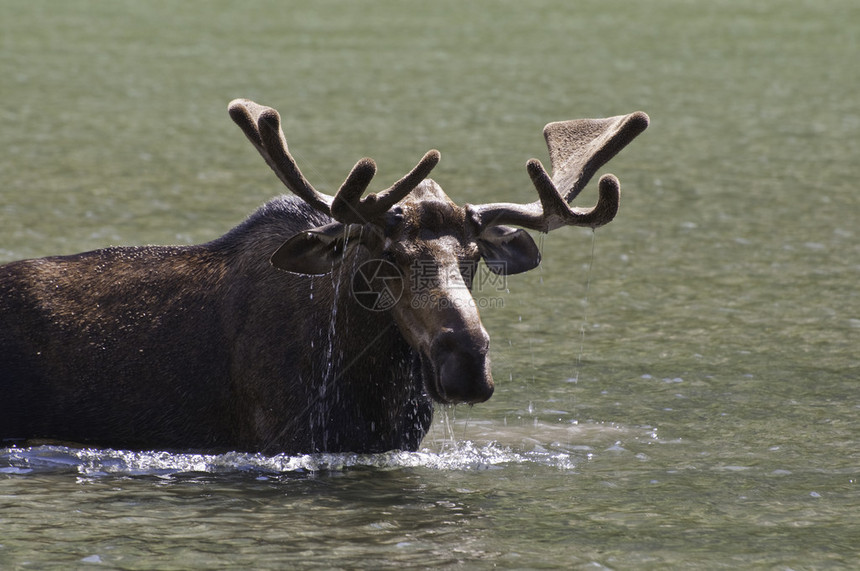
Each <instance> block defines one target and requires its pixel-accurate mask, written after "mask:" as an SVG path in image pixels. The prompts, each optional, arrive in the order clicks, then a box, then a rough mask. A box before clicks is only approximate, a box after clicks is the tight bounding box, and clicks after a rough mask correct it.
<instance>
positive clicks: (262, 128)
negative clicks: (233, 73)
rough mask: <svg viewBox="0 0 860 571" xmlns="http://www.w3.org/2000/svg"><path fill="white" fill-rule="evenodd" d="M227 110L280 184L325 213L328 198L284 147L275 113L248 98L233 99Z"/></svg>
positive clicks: (278, 120)
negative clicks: (305, 175)
mask: <svg viewBox="0 0 860 571" xmlns="http://www.w3.org/2000/svg"><path fill="white" fill-rule="evenodd" d="M228 111H229V113H230V117H231V118H232V119H233V121H234V122H235V123H236V124H237V125H238V126H239V127H240V128H241V129H242V131H243V132H244V133H245V136H246V137H248V140H249V141H251V144H253V145H254V147H255V148H256V149H257V151H258V152H259V153H260V155H262V157H263V159H264V160H265V161H266V164H268V165H269V167H271V169H272V170H273V171H275V174H276V175H277V176H278V178H279V179H280V180H281V182H283V183H284V184H285V185H286V186H287V188H289V189H290V190H291V191H293V192H294V193H295V194H296V195H298V196H299V197H300V198H301V199H302V200H304V201H305V202H307V203H308V204H309V205H311V206H312V207H313V208H315V209H316V210H319V211H321V212H325V213H326V214H329V213H330V212H331V202H332V197H330V196H328V195H326V194H323V193H321V192H318V191H317V190H316V189H315V188H314V187H313V186H311V184H310V183H309V182H308V181H307V179H306V178H305V177H304V175H302V172H301V171H300V170H299V167H298V165H297V164H296V161H295V160H293V157H292V156H291V155H290V152H289V149H288V148H287V140H286V138H285V137H284V132H283V130H282V129H281V116H280V115H279V114H278V112H277V111H276V110H274V109H272V108H271V107H266V106H264V105H259V104H257V103H255V102H253V101H251V100H249V99H234V100H233V101H231V102H230V105H229V107H228Z"/></svg>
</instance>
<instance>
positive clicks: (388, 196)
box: [331, 149, 441, 223]
mask: <svg viewBox="0 0 860 571" xmlns="http://www.w3.org/2000/svg"><path fill="white" fill-rule="evenodd" d="M440 158H441V155H440V153H439V151H437V150H435V149H434V150H431V151H428V152H427V153H426V154H425V155H424V157H422V159H421V160H420V161H419V162H418V164H417V165H415V167H414V168H413V169H412V170H411V171H409V173H408V174H407V175H406V176H404V177H403V178H401V179H400V180H398V181H397V182H395V183H394V184H393V185H391V186H390V187H388V188H387V189H385V190H383V191H380V192H378V193H376V194H369V195H367V196H365V197H364V198H361V195H362V194H364V191H365V190H367V187H368V186H369V185H370V181H371V179H373V176H374V175H375V174H376V163H374V162H373V160H372V159H368V158H365V159H361V160H360V161H358V162H357V163H356V164H355V166H354V167H353V168H352V171H351V172H350V173H349V176H348V177H347V178H346V181H344V183H343V185H342V186H341V187H340V190H338V192H337V194H336V195H335V197H334V200H333V201H332V204H331V212H332V216H334V218H335V219H336V220H339V221H340V222H343V223H365V222H370V221H373V220H374V219H376V218H378V217H379V216H380V215H382V214H384V213H385V212H387V211H388V209H389V208H391V207H392V206H394V205H395V204H397V203H398V202H400V201H401V200H403V199H404V198H406V195H408V194H409V193H410V192H412V191H413V190H414V189H415V187H416V186H418V185H419V184H420V183H421V181H422V180H424V179H425V178H427V175H429V174H430V171H432V170H433V168H434V167H435V166H436V165H437V164H438V163H439V159H440Z"/></svg>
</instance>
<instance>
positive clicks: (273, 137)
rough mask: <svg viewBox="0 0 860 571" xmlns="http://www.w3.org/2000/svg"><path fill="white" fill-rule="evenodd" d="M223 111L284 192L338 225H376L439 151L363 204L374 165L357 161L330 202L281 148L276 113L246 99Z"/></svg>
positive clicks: (284, 147)
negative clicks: (275, 176) (277, 179)
mask: <svg viewBox="0 0 860 571" xmlns="http://www.w3.org/2000/svg"><path fill="white" fill-rule="evenodd" d="M228 110H229V112H230V117H231V118H232V119H233V121H234V122H235V123H236V124H237V125H239V127H240V128H241V129H242V131H243V132H244V133H245V136H247V137H248V139H249V140H250V141H251V143H252V144H253V145H254V147H255V148H256V149H257V151H259V153H260V155H262V156H263V159H264V160H265V161H266V163H267V164H268V165H269V166H270V167H271V168H272V170H273V171H275V174H276V175H278V178H279V179H281V182H283V183H284V184H285V185H286V186H287V188H289V189H290V190H291V191H293V192H294V193H295V194H296V195H297V196H299V197H300V198H301V199H302V200H304V201H305V202H307V203H308V204H309V205H311V206H312V207H313V208H315V209H316V210H319V211H321V212H324V213H326V214H329V215H331V216H332V217H333V218H334V219H335V220H337V221H338V222H342V223H344V224H353V223H357V224H362V223H365V222H372V221H379V220H380V219H381V217H382V216H384V214H385V213H386V212H387V211H388V209H389V208H391V207H392V206H393V205H394V204H396V203H398V202H399V201H401V200H402V199H403V198H405V197H406V195H407V194H409V193H410V192H412V190H413V189H415V187H416V186H418V184H419V183H420V182H421V181H422V180H424V179H425V178H426V177H427V175H429V174H430V171H431V170H433V167H435V166H436V164H437V163H438V162H439V158H440V155H439V151H436V150H431V151H429V152H427V154H425V155H424V157H423V158H422V159H421V160H420V161H419V162H418V164H417V165H416V166H415V168H413V169H412V170H411V171H410V172H409V173H408V174H407V175H406V176H404V177H403V178H402V179H400V180H398V181H397V182H395V183H394V184H393V185H391V186H390V187H389V188H387V189H385V190H383V191H381V192H379V193H377V194H370V195H368V196H365V197H364V198H362V194H364V192H365V191H366V190H367V187H368V186H369V185H370V181H371V180H372V179H373V177H374V175H375V174H376V163H374V162H373V159H369V158H364V159H361V160H360V161H358V162H357V163H356V164H355V166H354V167H353V168H352V171H351V172H350V173H349V175H348V176H347V177H346V180H345V181H344V183H343V184H342V185H341V187H340V189H339V190H338V192H337V194H336V195H335V196H334V197H332V196H329V195H327V194H324V193H321V192H319V191H317V190H316V189H315V188H314V187H313V186H311V184H310V183H309V182H308V181H307V179H306V178H305V177H304V175H302V173H301V171H300V170H299V167H298V165H296V161H295V160H293V157H292V156H291V155H290V152H289V149H288V148H287V140H286V139H285V138H284V133H283V131H282V129H281V116H280V115H279V114H278V112H277V111H275V110H274V109H272V108H271V107H265V106H263V105H259V104H257V103H254V102H253V101H250V100H248V99H234V100H233V101H231V102H230V105H229V107H228Z"/></svg>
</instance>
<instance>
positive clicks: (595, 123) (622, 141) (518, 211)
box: [467, 111, 649, 232]
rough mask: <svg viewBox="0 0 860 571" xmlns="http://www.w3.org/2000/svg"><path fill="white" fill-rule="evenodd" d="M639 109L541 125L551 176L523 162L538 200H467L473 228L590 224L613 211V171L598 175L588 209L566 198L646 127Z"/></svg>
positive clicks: (616, 186) (616, 187) (535, 163)
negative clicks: (594, 196) (592, 203)
mask: <svg viewBox="0 0 860 571" xmlns="http://www.w3.org/2000/svg"><path fill="white" fill-rule="evenodd" d="M648 123H649V118H648V115H646V114H645V113H643V112H642V111H637V112H636V113H631V114H629V115H620V116H618V117H609V118H607V119H577V120H574V121H560V122H557V123H550V124H549V125H547V126H546V127H544V138H545V139H546V143H547V146H548V147H549V153H550V162H551V164H552V171H553V176H552V178H550V176H549V175H548V174H547V172H546V169H544V167H543V165H542V164H541V162H540V161H539V160H537V159H531V160H530V161H529V162H528V163H527V165H526V168H527V169H528V173H529V176H530V177H531V179H532V183H533V184H534V185H535V189H536V190H537V193H538V200H537V201H535V202H532V203H530V204H513V203H505V202H497V203H490V204H479V205H470V206H468V207H467V208H468V210H469V215H470V217H471V219H472V220H473V221H474V222H475V223H476V225H477V226H478V227H479V228H482V229H485V228H489V227H492V226H499V225H513V226H521V227H523V228H529V229H532V230H539V231H541V232H549V231H551V230H555V229H556V228H560V227H562V226H587V227H592V228H596V227H598V226H603V225H604V224H607V223H608V222H609V221H611V220H612V219H613V218H614V217H615V214H616V212H618V203H619V200H620V195H621V185H620V183H619V182H618V179H617V178H615V176H614V175H611V174H607V175H604V176H603V177H601V179H600V183H599V195H598V196H599V197H598V201H597V205H596V206H594V207H593V208H590V209H582V208H576V207H574V208H571V207H570V206H568V204H569V203H570V202H571V201H572V200H573V199H574V198H576V196H577V195H578V194H579V193H580V192H581V191H582V189H583V188H584V187H585V185H586V184H588V181H589V180H591V177H592V176H594V173H595V172H597V170H598V169H599V168H600V167H602V166H603V165H604V164H606V163H607V162H608V161H609V160H610V159H611V158H612V157H614V156H615V155H616V154H618V152H619V151H620V150H621V149H623V148H624V147H625V146H626V145H627V144H628V143H630V141H632V140H633V139H634V138H635V137H636V136H637V135H639V134H640V133H641V132H642V131H644V130H645V129H646V128H647V127H648Z"/></svg>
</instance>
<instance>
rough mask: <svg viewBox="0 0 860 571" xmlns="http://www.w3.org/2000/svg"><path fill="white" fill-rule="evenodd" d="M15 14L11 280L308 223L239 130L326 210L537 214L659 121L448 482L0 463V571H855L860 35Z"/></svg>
mask: <svg viewBox="0 0 860 571" xmlns="http://www.w3.org/2000/svg"><path fill="white" fill-rule="evenodd" d="M0 10H1V11H2V12H0V13H2V17H0V76H2V77H3V78H4V80H3V81H2V82H0V97H2V100H3V101H4V105H3V108H2V110H0V118H2V123H0V124H2V127H0V148H2V149H3V158H2V160H0V189H2V190H0V197H2V200H0V220H2V224H0V260H3V261H8V260H13V259H19V258H24V257H33V256H42V255H49V254H57V253H73V252H77V251H82V250H86V249H90V248H96V247H101V246H105V245H108V244H142V243H193V242H201V241H205V240H209V239H211V238H214V237H215V236H218V235H220V234H221V233H223V232H224V231H226V230H227V229H228V228H229V227H231V226H232V225H234V224H236V223H237V222H239V221H240V220H241V219H242V218H243V217H244V216H245V215H247V214H248V213H249V212H250V211H251V210H253V208H255V207H256V206H257V205H258V204H260V203H262V202H263V201H264V200H266V199H267V198H269V197H270V196H272V195H274V194H276V193H278V192H280V188H279V186H278V183H277V181H276V180H275V178H274V177H273V176H272V174H271V173H270V172H267V169H266V168H265V166H264V165H263V163H262V161H261V160H260V159H259V157H257V156H256V153H255V152H254V151H253V149H251V148H250V146H249V145H248V144H247V142H246V141H245V139H244V137H243V136H242V135H241V133H240V132H239V131H238V129H236V127H235V126H234V125H232V123H231V122H230V121H229V119H228V117H227V115H226V111H225V109H226V104H227V102H228V101H230V100H231V99H233V98H234V97H242V96H245V97H251V98H254V99H256V100H258V101H260V102H263V103H266V104H270V105H273V106H275V107H278V108H279V109H280V110H281V112H282V116H283V120H284V129H285V132H286V133H287V138H288V140H289V141H290V147H291V149H292V150H293V152H294V153H295V154H296V155H297V157H298V160H299V162H300V165H301V167H302V168H303V170H304V171H305V173H306V175H307V176H308V178H309V179H310V180H311V181H313V182H314V184H316V185H317V186H318V187H319V188H320V189H322V190H325V191H327V192H333V191H334V190H336V189H337V187H338V185H339V184H340V182H341V181H342V180H343V178H344V177H345V175H346V173H347V172H348V171H349V169H350V167H351V166H352V165H353V164H354V162H355V160H357V159H358V158H360V157H361V156H363V155H368V156H372V157H373V158H374V159H375V160H376V161H377V163H378V165H379V174H378V175H377V180H376V181H374V184H373V185H371V186H372V189H379V188H384V187H385V186H388V185H389V184H390V183H391V182H392V181H393V180H395V179H396V178H398V177H399V176H400V175H402V174H403V172H405V171H406V170H407V169H409V168H411V166H412V164H414V161H415V160H416V159H417V158H418V157H420V156H421V155H422V154H423V153H424V152H425V151H426V150H427V149H429V148H431V147H435V148H438V149H440V150H441V151H442V155H443V159H442V162H441V163H440V165H439V166H438V167H437V168H436V170H435V171H434V174H433V178H434V179H435V180H437V182H439V183H440V184H441V185H442V186H443V187H444V188H445V189H446V191H447V192H448V194H449V195H450V196H451V197H452V198H453V199H454V200H456V201H458V202H459V203H463V202H467V201H468V202H473V203H474V202H480V201H491V200H513V201H525V200H532V197H533V190H531V188H530V184H529V181H528V178H527V176H526V173H525V168H524V164H525V161H526V159H528V158H529V157H532V156H538V157H539V158H542V159H543V158H544V157H545V151H544V147H543V142H542V140H541V137H540V128H541V127H542V125H543V124H544V123H546V122H549V121H551V120H558V119H566V118H574V117H584V116H607V115H616V114H620V113H625V112H629V111H633V110H636V109H643V110H645V111H647V112H648V113H649V114H650V116H651V118H652V125H651V127H650V128H649V129H648V131H646V132H645V133H644V134H643V135H642V136H641V137H640V138H639V139H638V140H636V141H635V142H634V143H633V144H632V145H631V147H630V148H629V149H627V150H625V151H624V152H623V153H622V154H621V155H620V156H619V157H617V158H616V159H614V160H613V161H612V163H611V164H610V169H609V170H610V171H611V172H614V173H615V174H617V175H618V176H619V178H620V179H621V183H622V195H623V196H622V204H621V211H620V213H619V216H618V218H617V219H616V220H615V221H614V222H613V223H612V224H611V225H609V226H607V227H606V228H602V229H599V230H598V231H597V232H596V234H595V235H594V236H592V234H591V232H590V231H588V230H578V229H566V230H559V231H556V232H554V233H553V234H551V235H549V236H547V237H546V238H545V239H543V240H542V251H543V255H544V261H543V264H542V266H541V267H540V268H539V269H537V270H535V271H533V272H530V273H528V274H523V275H519V276H512V277H510V278H508V280H507V282H506V284H504V288H503V290H506V291H501V292H499V291H496V290H493V291H490V292H483V293H482V294H483V295H488V296H491V297H498V296H501V297H502V298H503V300H504V304H503V307H493V308H492V309H486V310H482V316H483V319H484V322H485V325H486V327H487V329H488V331H489V333H490V335H491V337H492V339H493V345H492V359H493V369H494V377H495V379H496V382H497V389H496V394H495V395H494V397H493V398H492V399H491V400H490V401H489V402H487V403H485V404H481V405H478V406H475V407H472V408H468V407H458V408H456V409H454V410H453V411H439V413H437V420H436V424H435V425H434V428H433V431H432V432H431V434H430V435H429V436H428V438H427V439H426V440H425V442H424V446H425V449H424V450H422V451H420V452H417V453H413V454H402V453H391V454H384V455H375V456H354V455H342V456H318V457H300V458H288V457H278V456H276V457H273V458H267V457H261V456H254V455H250V456H249V455H238V454H227V455H223V456H214V457H205V456H197V455H194V454H175V453H173V454H168V453H165V452H161V451H156V452H152V453H146V454H132V453H127V452H123V451H104V450H101V451H99V450H74V449H67V448H62V447H59V448H58V447H39V448H36V449H33V450H5V451H0V506H2V508H0V567H3V568H6V567H9V568H26V567H31V566H32V567H55V568H68V567H85V566H88V565H101V566H104V567H108V568H128V569H133V568H219V567H220V568H226V567H230V568H236V567H240V568H241V567H246V568H248V567H253V568H281V567H287V566H301V567H324V568H331V567H335V568H336V567H373V568H377V567H380V566H395V565H396V566H415V567H430V566H442V567H454V566H457V565H467V566H469V567H493V566H497V567H510V568H540V567H559V568H592V567H594V568H600V567H604V568H618V569H624V568H665V567H682V566H683V567H699V568H735V567H747V568H748V567H764V568H777V569H788V568H791V569H806V568H824V567H837V568H838V567H851V566H853V565H854V564H855V560H856V558H857V555H858V549H857V547H856V537H858V536H860V517H858V515H857V514H858V513H860V509H858V508H860V500H858V488H857V478H858V475H860V454H858V451H857V450H858V447H857V434H858V433H860V431H858V428H860V427H858V421H857V418H858V414H860V397H858V395H860V392H858V380H860V379H858V376H860V375H859V374H858V371H860V358H858V352H857V349H856V348H857V346H858V345H860V343H859V342H860V302H858V293H857V283H858V281H860V280H858V278H860V230H858V228H860V225H858V220H860V209H858V203H857V190H856V183H855V178H854V177H856V176H857V174H858V167H857V157H858V156H860V153H858V141H860V136H858V135H860V133H858V131H860V100H858V98H857V97H856V93H857V89H858V87H860V69H858V68H857V66H856V64H855V61H854V60H855V59H856V54H857V53H858V42H857V39H858V30H860V26H859V25H858V24H860V6H858V5H856V2H851V1H848V0H835V1H833V2H828V3H820V2H804V1H801V0H790V1H781V2H776V1H764V2H757V3H755V4H750V3H747V2H740V1H739V0H717V1H715V2H709V3H707V4H703V3H694V2H687V1H683V0H665V1H659V2H649V3H637V4H632V3H624V2H621V1H610V2H606V1H605V0H601V1H600V2H597V1H585V2H577V3H568V2H554V1H548V0H547V1H538V2H529V3H522V2H493V3H489V2H472V3H457V2H442V1H439V2H433V3H425V4H423V5H417V4H415V5H410V6H409V7H408V8H407V7H405V6H402V5H400V4H398V3H393V2H392V3H387V2H380V3H374V4H372V5H366V4H361V5H359V4H357V3H346V2H337V1H333V0H331V1H324V2H313V3H311V2H307V3H303V2H296V3H291V4H290V7H289V9H287V8H285V7H284V6H282V5H281V4H268V3H262V2H259V3H258V2H245V3H242V4H241V5H232V4H229V3H223V4H219V5H215V4H214V3H207V4H206V6H205V7H204V6H203V5H202V4H196V3H183V4H182V5H181V6H177V5H176V4H172V3H158V2H149V3H130V2H112V3H109V4H103V3H89V2H65V3H62V4H57V3H52V2H28V3H26V5H22V4H16V5H15V8H14V9H12V8H11V7H7V6H3V7H2V8H0ZM594 199H595V193H594V188H593V186H592V187H590V188H589V189H586V190H585V191H584V192H583V194H582V195H581V196H580V198H579V199H578V201H577V203H578V204H580V205H584V204H587V203H589V202H590V201H593V200H594ZM592 239H593V240H594V243H593V245H592ZM592 246H593V249H594V254H593V259H592ZM309 295H310V292H309ZM583 330H584V334H583V333H582V332H581V331H583ZM321 350H322V348H321Z"/></svg>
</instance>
